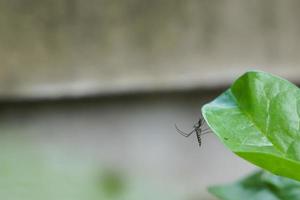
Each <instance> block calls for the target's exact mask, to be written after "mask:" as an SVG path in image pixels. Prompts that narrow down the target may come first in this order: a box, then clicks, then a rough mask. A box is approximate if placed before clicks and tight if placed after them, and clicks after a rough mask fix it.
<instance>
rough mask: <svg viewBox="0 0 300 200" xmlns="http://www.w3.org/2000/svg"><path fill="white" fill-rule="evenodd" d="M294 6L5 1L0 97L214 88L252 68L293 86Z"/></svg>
mask: <svg viewBox="0 0 300 200" xmlns="http://www.w3.org/2000/svg"><path fill="white" fill-rule="evenodd" d="M299 6H300V2H299V1H296V0H286V1H280V0H264V1H259V0H253V1H248V0H244V1H240V0H227V1H218V0H201V1H197V0H186V1H181V0H152V1H148V0H126V1H117V0H101V1H98V0H42V1H41V0H27V1H23V0H3V1H1V2H0V27H1V28H0V44H1V46H0V96H2V97H41V96H42V97H56V96H70V95H75V96H78V95H86V94H95V93H97V94H103V93H119V92H128V91H137V90H142V91H145V90H167V89H178V88H181V89H182V88H192V87H214V86H216V85H222V84H224V83H226V84H228V83H230V82H231V81H232V79H234V78H235V77H236V76H237V75H239V74H241V73H243V72H244V71H245V70H247V69H250V68H256V69H261V70H267V71H270V72H274V73H277V74H279V75H282V76H285V77H286V78H289V79H291V80H293V81H298V76H299V71H300V70H299V67H298V65H299V55H298V54H299V50H300V49H299V48H300V45H299V44H300V39H299V34H300V24H299V17H300V14H299Z"/></svg>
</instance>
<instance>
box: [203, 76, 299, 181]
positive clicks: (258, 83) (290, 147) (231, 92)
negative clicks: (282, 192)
mask: <svg viewBox="0 0 300 200" xmlns="http://www.w3.org/2000/svg"><path fill="white" fill-rule="evenodd" d="M202 114H203V116H204V118H205V120H206V122H207V124H208V126H209V127H210V128H211V129H212V130H213V132H214V133H215V134H216V135H217V136H218V137H219V138H220V139H221V141H222V142H223V143H224V144H225V145H226V146H227V147H228V148H229V149H230V150H232V151H233V152H234V153H236V154H237V155H239V156H241V157H242V158H244V159H246V160H248V161H250V162H251V163H253V164H255V165H257V166H259V167H262V168H264V169H266V170H268V171H270V172H273V173H274V174H277V175H281V176H286V177H290V178H293V179H296V180H300V116H299V115H300V90H299V89H298V87H296V86H295V85H293V84H292V83H290V82H288V81H286V80H284V79H282V78H279V77H276V76H273V75H271V74H268V73H265V72H257V71H253V72H247V73H245V74H244V75H243V76H241V77H240V78H239V79H237V80H236V81H235V82H234V83H233V85H232V86H231V88H229V89H228V90H227V91H226V92H224V93H223V94H222V95H221V96H219V97H217V98H216V99H215V100H214V101H212V102H210V103H208V104H206V105H205V106H204V107H203V108H202Z"/></svg>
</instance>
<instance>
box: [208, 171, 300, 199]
mask: <svg viewBox="0 0 300 200" xmlns="http://www.w3.org/2000/svg"><path fill="white" fill-rule="evenodd" d="M208 190H209V192H210V193H212V194H214V195H215V196H217V197H219V198H220V199H223V200H241V199H243V200H298V199H299V196H300V182H298V181H294V180H292V179H289V178H284V177H280V176H275V175H272V174H270V173H266V172H262V171H259V172H256V173H254V174H251V175H250V176H248V177H246V178H244V179H242V180H240V181H238V182H236V183H233V184H229V185H224V186H214V187H210V188H209V189H208Z"/></svg>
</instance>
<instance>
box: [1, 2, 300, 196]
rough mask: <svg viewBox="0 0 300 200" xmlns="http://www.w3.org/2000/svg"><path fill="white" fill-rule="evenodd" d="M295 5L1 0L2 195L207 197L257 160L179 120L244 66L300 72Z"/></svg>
mask: <svg viewBox="0 0 300 200" xmlns="http://www.w3.org/2000/svg"><path fill="white" fill-rule="evenodd" d="M299 8H300V2H299V1H295V0H286V1H280V0H265V1H259V0H252V1H247V0H244V1H237V0H227V1H217V0H198V1H197V0H186V1H182V0H152V1H147V0H124V1H117V0H84V1H83V0H26V1H24V0H2V1H0V185H1V187H0V198H1V199H8V200H19V199H20V200H21V199H22V200H27V199H28V200H35V199H45V200H48V199H49V200H54V199H55V200H69V199H70V200H71V199H72V200H77V199H78V200H79V199H91V200H94V199H106V200H109V199H122V200H127V199H128V200H135V199H139V200H141V199H143V200H148V199H149V200H150V199H151V200H152V199H162V200H168V199H172V200H174V199H178V200H192V199H195V200H196V199H203V200H216V199H215V198H214V197H213V196H211V195H210V194H208V193H207V192H206V188H207V187H208V186H209V185H214V184H221V183H227V182H228V181H229V182H230V181H233V180H235V179H236V178H239V177H241V176H243V175H246V174H247V173H248V172H250V171H252V170H253V169H255V168H254V167H253V166H252V165H251V164H249V163H247V162H245V161H243V160H241V159H240V158H237V157H236V156H235V155H233V154H232V153H231V152H230V151H228V150H227V149H226V148H225V147H224V146H223V145H222V144H221V143H220V142H219V141H218V139H217V138H216V137H215V136H214V135H213V134H209V135H206V136H204V137H203V139H202V140H203V141H202V147H201V148H199V147H198V144H197V141H196V138H195V137H190V138H188V139H187V138H184V137H182V136H181V135H179V134H178V133H177V132H176V130H175V128H174V124H175V123H177V125H178V126H179V127H180V128H182V129H183V130H187V131H188V130H191V128H192V126H193V125H194V123H196V122H197V120H198V119H199V117H200V114H201V113H200V109H201V106H202V105H203V104H205V103H207V102H209V101H211V100H212V99H214V98H215V97H216V96H218V95H219V94H220V93H221V92H222V91H224V90H225V89H226V88H228V87H229V85H230V84H231V82H232V81H233V80H234V79H236V78H237V77H238V76H240V75H241V74H242V73H244V72H245V71H247V70H252V69H256V70H263V71H267V72H271V73H274V74H277V75H280V76H283V77H284V78H287V79H289V80H290V81H293V82H294V83H299V73H300V68H299V67H298V65H299V64H300V56H299V52H300V51H299V50H300V39H299V35H300V24H299V17H300V13H299ZM224 123H226V122H224Z"/></svg>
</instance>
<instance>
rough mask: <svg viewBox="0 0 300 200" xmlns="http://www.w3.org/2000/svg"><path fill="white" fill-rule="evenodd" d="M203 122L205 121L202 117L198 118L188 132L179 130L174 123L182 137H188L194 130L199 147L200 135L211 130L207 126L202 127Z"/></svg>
mask: <svg viewBox="0 0 300 200" xmlns="http://www.w3.org/2000/svg"><path fill="white" fill-rule="evenodd" d="M204 122H205V121H204V119H202V118H200V119H199V121H198V122H197V123H196V124H195V125H194V127H193V128H194V129H193V130H192V131H191V132H189V133H186V132H183V131H182V130H180V129H179V128H178V127H177V125H176V124H175V128H176V130H177V132H178V133H180V134H181V135H183V136H184V137H189V136H190V135H192V134H193V133H194V132H195V133H196V136H197V140H198V143H199V147H201V144H202V142H201V136H202V135H205V134H207V133H210V132H211V130H210V129H209V128H206V129H203V125H204Z"/></svg>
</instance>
